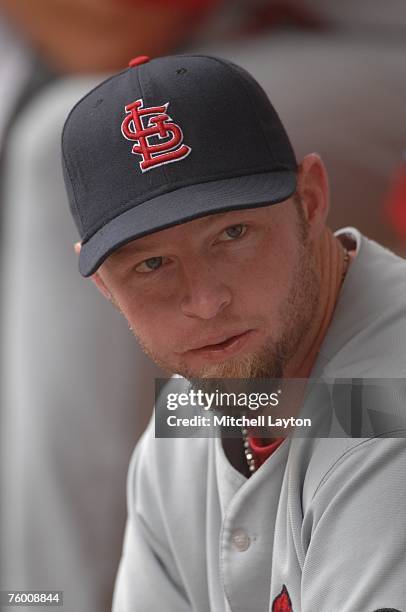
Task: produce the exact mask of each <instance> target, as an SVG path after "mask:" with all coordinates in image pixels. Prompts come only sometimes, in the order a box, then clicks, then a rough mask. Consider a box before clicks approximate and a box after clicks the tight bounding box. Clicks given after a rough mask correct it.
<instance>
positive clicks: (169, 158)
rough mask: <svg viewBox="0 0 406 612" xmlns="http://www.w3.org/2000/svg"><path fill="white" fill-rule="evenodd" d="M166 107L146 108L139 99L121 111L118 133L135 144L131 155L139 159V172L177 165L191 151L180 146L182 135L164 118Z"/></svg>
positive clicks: (169, 118)
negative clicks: (139, 157)
mask: <svg viewBox="0 0 406 612" xmlns="http://www.w3.org/2000/svg"><path fill="white" fill-rule="evenodd" d="M168 106H169V102H167V103H166V104H163V105H162V106H151V107H149V108H148V107H144V101H143V100H142V99H139V100H136V101H135V102H132V103H131V104H127V106H126V107H125V112H126V113H127V115H126V117H125V118H124V121H123V122H122V124H121V133H122V134H123V136H124V138H126V139H127V140H131V141H133V142H135V144H134V145H133V147H132V149H131V152H132V153H133V154H134V155H140V156H141V158H142V159H141V161H140V162H139V164H140V168H141V171H142V172H146V171H147V170H150V169H151V168H155V167H156V166H162V165H163V164H170V163H173V162H176V161H180V160H181V159H184V158H185V157H186V156H187V155H189V153H190V152H191V150H192V149H191V147H188V146H187V145H185V144H183V132H182V130H181V128H180V127H179V126H178V125H177V124H176V123H174V122H173V121H172V119H171V117H170V116H169V115H168V114H167V112H166V111H167V108H168Z"/></svg>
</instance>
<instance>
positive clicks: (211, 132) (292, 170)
mask: <svg viewBox="0 0 406 612" xmlns="http://www.w3.org/2000/svg"><path fill="white" fill-rule="evenodd" d="M62 158H63V169H64V177H65V183H66V188H67V191H68V197H69V203H70V208H71V211H72V215H73V217H74V220H75V223H76V225H77V228H78V230H79V234H80V237H81V242H82V249H81V253H80V257H79V270H80V273H81V274H82V275H83V276H90V275H91V274H93V273H94V272H95V271H96V270H97V269H98V267H99V266H100V265H101V264H102V263H103V261H104V260H105V259H106V258H107V257H108V256H109V255H110V254H111V253H113V252H114V251H115V250H116V249H118V248H119V247H121V246H123V245H124V244H126V243H128V242H130V241H131V240H134V239H136V238H140V237H142V236H145V235H147V234H151V233H153V232H157V231H159V230H162V229H165V228H168V227H171V226H174V225H177V224H179V223H185V222H187V221H191V220H193V219H197V218H199V217H204V216H207V215H210V214H214V213H219V212H225V211H228V210H236V209H242V208H256V207H259V206H267V205H269V204H276V203H278V202H281V201H283V200H286V199H287V198H289V197H290V196H291V195H292V194H293V193H294V191H295V189H296V170H297V163H296V159H295V154H294V152H293V149H292V146H291V144H290V142H289V138H288V136H287V134H286V131H285V129H284V127H283V125H282V123H281V121H280V119H279V117H278V115H277V113H276V111H275V109H274V108H273V106H272V105H271V103H270V101H269V99H268V97H267V95H266V94H265V92H264V91H263V89H262V88H261V87H260V86H259V84H258V83H257V82H256V81H255V80H254V78H253V77H252V76H251V75H250V74H248V73H247V72H246V71H245V70H243V69H242V68H240V67H239V66H236V65H235V64H233V63H231V62H229V61H226V60H224V59H220V58H216V57H210V56H203V55H174V56H169V57H162V58H157V59H152V60H149V59H148V58H147V57H140V58H138V59H135V60H133V61H132V62H130V67H129V68H127V69H126V70H124V71H122V72H120V73H119V74H116V75H114V76H112V77H111V78H109V79H107V80H106V81H104V82H103V83H101V84H100V85H98V86H97V87H95V88H94V89H93V90H92V91H91V92H90V93H88V94H87V95H86V96H84V98H82V99H81V100H80V101H79V102H78V103H77V104H76V105H75V106H74V108H73V109H72V111H71V112H70V114H69V116H68V118H67V120H66V122H65V126H64V129H63V135H62Z"/></svg>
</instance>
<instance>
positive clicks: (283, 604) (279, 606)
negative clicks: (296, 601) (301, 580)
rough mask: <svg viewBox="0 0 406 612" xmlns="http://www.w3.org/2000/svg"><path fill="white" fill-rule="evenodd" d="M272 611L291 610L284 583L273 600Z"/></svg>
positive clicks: (284, 611)
mask: <svg viewBox="0 0 406 612" xmlns="http://www.w3.org/2000/svg"><path fill="white" fill-rule="evenodd" d="M272 612H293V608H292V602H291V601H290V597H289V593H288V589H287V588H286V586H285V585H283V588H282V591H281V592H280V593H279V595H277V596H276V597H275V599H274V600H273V604H272Z"/></svg>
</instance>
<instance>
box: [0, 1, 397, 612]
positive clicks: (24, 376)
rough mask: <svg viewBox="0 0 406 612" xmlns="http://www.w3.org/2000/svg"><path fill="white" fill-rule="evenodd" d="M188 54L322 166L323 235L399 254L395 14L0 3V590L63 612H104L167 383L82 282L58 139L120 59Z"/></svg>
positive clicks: (328, 7)
mask: <svg viewBox="0 0 406 612" xmlns="http://www.w3.org/2000/svg"><path fill="white" fill-rule="evenodd" d="M190 51H191V52H200V51H202V52H206V53H213V54H217V55H220V56H222V57H225V58H228V59H231V60H233V61H235V62H237V63H239V64H241V65H242V66H244V67H245V68H247V69H248V70H249V71H250V72H251V73H252V74H253V75H254V76H255V77H256V78H257V79H258V80H259V82H260V83H261V84H262V85H263V87H264V88H265V90H266V91H267V92H268V94H269V96H270V98H271V100H272V102H273V104H274V105H275V107H276V109H277V110H278V112H279V114H280V116H281V118H282V121H283V122H284V124H285V126H286V128H287V130H288V133H289V135H290V137H291V139H292V142H293V145H294V147H295V150H296V153H297V157H298V159H299V160H300V158H301V157H302V156H303V155H305V154H306V153H309V152H312V151H317V152H318V153H320V154H321V155H322V157H323V159H324V160H325V162H326V164H327V168H328V171H329V175H330V183H331V192H332V209H331V214H330V225H331V227H332V228H333V229H336V228H338V227H343V226H346V225H354V226H355V227H357V228H358V229H359V230H361V231H362V232H363V233H364V234H366V235H367V236H368V237H370V238H372V239H374V240H377V241H379V242H381V243H382V244H384V245H385V246H387V247H388V248H390V249H392V250H394V251H396V252H397V253H399V254H402V255H405V253H406V157H405V153H404V152H405V150H406V3H405V2H404V0H387V1H386V2H385V4H384V6H383V4H382V2H381V0H358V1H357V2H353V1H352V0H341V1H340V2H336V1H335V0H280V1H277V0H251V1H250V0H238V1H231V0H41V2H38V1H36V0H0V55H1V62H0V88H1V95H0V233H1V241H0V251H1V253H0V281H1V292H0V339H1V341H0V425H1V427H0V436H1V440H0V452H1V461H0V469H1V479H0V494H1V507H0V521H1V522H0V529H1V542H2V544H1V566H0V572H1V573H0V576H1V588H2V589H15V590H23V589H36V590H45V589H50V590H57V589H60V590H63V591H64V606H65V607H64V609H65V610H66V612H78V611H80V612H81V611H84V612H107V611H108V610H110V607H111V596H112V590H113V585H114V578H115V573H116V570H117V566H118V562H119V558H120V552H121V545H122V536H123V530H124V524H125V517H126V499H125V480H126V472H127V466H128V462H129V458H130V454H131V451H132V449H133V447H134V445H135V442H136V440H137V439H138V437H139V435H140V434H141V433H142V431H143V429H144V427H145V425H146V423H147V421H148V419H149V417H150V415H151V411H152V404H153V394H154V378H155V377H156V376H159V375H162V374H161V373H160V372H159V371H158V370H157V368H156V367H155V366H154V365H153V364H152V363H151V362H150V361H149V360H148V359H147V358H146V357H145V356H144V355H143V354H142V352H141V349H140V348H139V347H138V346H137V344H136V342H135V341H134V340H133V338H132V337H131V334H130V333H129V331H128V329H127V326H126V324H125V322H124V321H123V320H121V318H120V317H119V315H118V314H117V312H115V311H114V310H113V309H112V308H111V306H110V305H109V304H107V303H105V302H104V301H103V299H102V298H101V297H100V296H99V294H98V293H97V292H96V290H95V289H94V287H93V286H92V285H91V283H89V282H86V281H84V280H83V279H81V277H80V276H79V274H78V272H77V262H76V257H75V255H74V252H73V248H72V245H73V243H74V242H75V240H76V239H77V234H76V231H75V228H74V227H73V222H72V221H71V218H70V215H69V213H68V207H67V200H66V197H65V193H64V187H63V182H62V174H61V168H60V153H59V149H60V144H59V142H60V133H61V128H62V125H63V122H64V119H65V117H66V115H67V113H68V111H69V110H70V108H71V107H72V106H73V104H74V103H75V102H76V101H77V100H78V99H79V98H80V97H81V96H82V95H83V94H84V93H86V92H87V91H88V90H89V89H90V88H91V87H92V86H94V85H95V84H96V83H97V82H99V81H101V80H102V79H104V78H105V77H106V76H108V75H109V74H110V73H111V72H114V71H116V70H119V69H122V68H124V67H126V66H127V64H128V61H129V60H130V58H132V57H134V56H137V55H149V56H151V57H156V56H159V55H163V54H169V53H175V52H190ZM140 571H142V568H140Z"/></svg>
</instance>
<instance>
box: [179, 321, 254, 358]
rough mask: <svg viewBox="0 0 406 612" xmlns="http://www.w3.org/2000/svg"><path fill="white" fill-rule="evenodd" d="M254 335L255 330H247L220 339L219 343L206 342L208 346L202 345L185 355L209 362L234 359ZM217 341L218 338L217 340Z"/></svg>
mask: <svg viewBox="0 0 406 612" xmlns="http://www.w3.org/2000/svg"><path fill="white" fill-rule="evenodd" d="M253 334H254V330H253V329H249V330H246V331H244V332H240V333H237V334H233V335H228V336H226V337H224V336H223V338H220V339H219V340H218V341H213V340H214V339H211V340H210V341H206V342H207V343H206V344H203V343H202V344H200V345H198V346H197V347H196V348H192V349H189V350H188V351H186V352H185V353H184V355H185V356H190V357H193V356H196V357H203V358H207V359H209V360H213V361H218V360H221V359H224V358H226V357H233V356H234V355H236V354H237V353H239V352H240V350H241V349H242V348H243V346H245V344H246V343H247V342H248V340H249V339H250V338H251V336H252V335H253ZM215 340H217V338H216V339H215Z"/></svg>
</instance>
